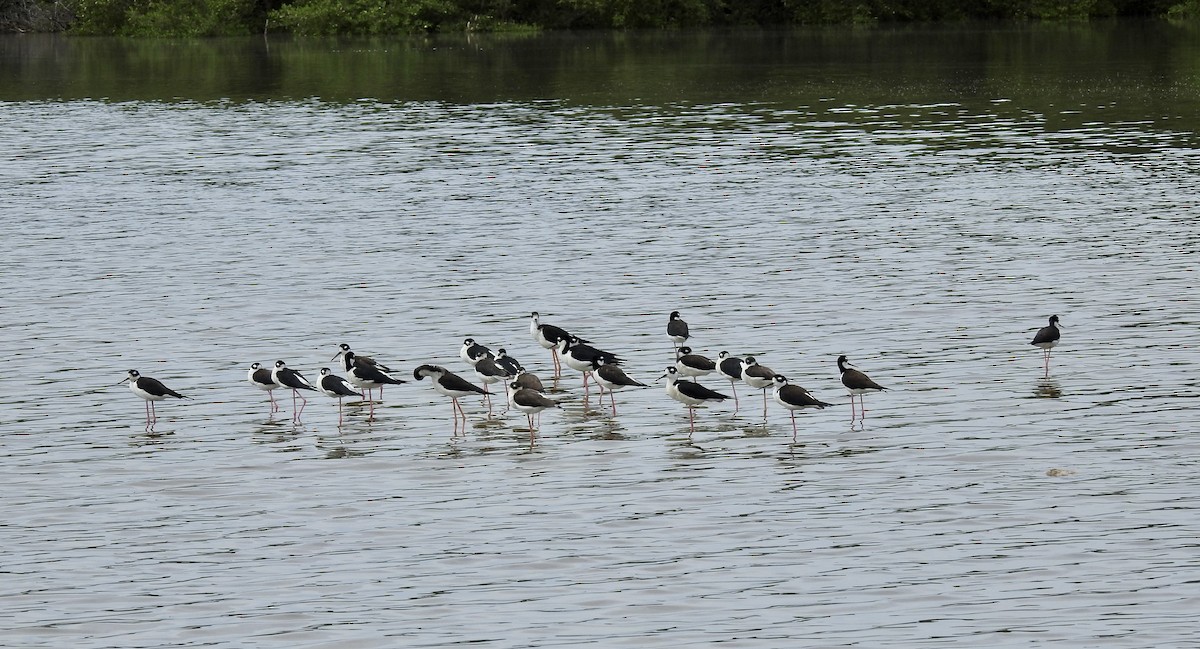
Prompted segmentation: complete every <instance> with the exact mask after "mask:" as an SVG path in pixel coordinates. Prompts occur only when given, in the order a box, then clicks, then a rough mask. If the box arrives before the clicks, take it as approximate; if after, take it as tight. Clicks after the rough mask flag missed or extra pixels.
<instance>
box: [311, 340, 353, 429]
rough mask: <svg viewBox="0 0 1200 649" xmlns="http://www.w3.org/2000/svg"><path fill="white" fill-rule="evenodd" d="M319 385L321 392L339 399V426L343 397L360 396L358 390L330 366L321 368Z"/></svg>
mask: <svg viewBox="0 0 1200 649" xmlns="http://www.w3.org/2000/svg"><path fill="white" fill-rule="evenodd" d="M347 351H349V350H347ZM317 387H319V388H320V389H321V392H324V393H325V394H327V395H329V396H331V397H333V398H335V399H337V400H338V426H341V425H342V397H357V396H360V395H359V393H358V390H355V389H354V386H353V385H350V382H349V381H347V380H346V379H343V378H342V377H340V376H338V375H336V374H334V373H333V371H332V370H330V369H329V368H328V367H322V368H321V378H319V379H317Z"/></svg>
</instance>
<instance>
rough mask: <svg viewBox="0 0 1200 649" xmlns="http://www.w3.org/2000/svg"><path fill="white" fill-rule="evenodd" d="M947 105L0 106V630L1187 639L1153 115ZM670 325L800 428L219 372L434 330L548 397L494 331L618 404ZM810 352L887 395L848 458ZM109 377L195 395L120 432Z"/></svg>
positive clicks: (1189, 380) (664, 349)
mask: <svg viewBox="0 0 1200 649" xmlns="http://www.w3.org/2000/svg"><path fill="white" fill-rule="evenodd" d="M834 71H835V72H836V69H835V70H834ZM1010 81H1011V82H1012V83H1018V82H1020V80H1019V79H1014V80H1010ZM893 82H894V83H896V84H898V85H900V86H903V82H904V79H903V78H902V77H901V78H899V79H894V80H893ZM878 83H880V84H883V83H884V82H883V81H878ZM1071 83H1073V82H1072V78H1071V77H1069V76H1064V77H1063V78H1062V84H1063V85H1070V84H1071ZM1150 95H1151V97H1150V98H1149V99H1147V100H1146V103H1145V104H1142V106H1143V107H1144V106H1145V105H1149V104H1157V105H1161V106H1170V105H1171V97H1172V95H1171V94H1170V92H1167V91H1165V90H1163V88H1157V89H1154V88H1152V89H1150ZM988 96H989V97H990V98H987V99H985V98H983V97H980V96H973V97H970V98H969V99H967V100H964V101H961V102H960V101H957V100H956V99H955V97H954V96H952V95H947V96H944V97H942V99H941V100H939V101H937V102H921V103H904V102H892V103H888V102H877V103H871V104H858V103H853V102H844V101H838V100H836V99H835V100H828V101H825V100H822V99H821V98H820V97H812V98H810V99H811V101H809V100H805V101H803V102H798V103H788V104H786V105H779V104H773V103H770V102H760V101H756V100H751V99H749V98H745V97H743V98H742V100H739V101H734V102H729V103H716V104H710V103H688V102H681V103H662V104H657V103H653V102H651V103H647V104H641V105H635V104H630V103H623V102H620V101H616V100H614V101H613V102H611V103H604V102H596V103H595V104H594V105H586V102H585V103H572V102H528V101H502V102H497V103H493V104H487V105H475V104H459V103H454V102H444V103H443V102H390V101H360V102H352V103H336V102H326V101H317V100H312V101H303V102H290V101H269V102H227V103H208V102H205V101H196V102H192V101H180V102H153V101H129V102H119V103H118V102H101V101H22V102H17V103H5V104H0V111H3V117H4V119H3V120H2V122H0V124H2V126H0V128H2V129H3V132H4V138H3V139H4V141H5V142H6V145H7V149H6V150H5V153H4V164H3V165H0V183H2V184H3V186H4V187H6V188H7V190H8V191H7V194H8V196H7V200H6V202H5V205H4V213H5V216H6V218H7V219H8V222H9V224H10V227H9V228H8V229H7V231H6V234H5V236H4V237H3V238H0V253H2V254H3V259H4V260H5V264H4V271H3V273H4V274H3V278H4V285H5V300H4V303H3V319H2V325H0V344H2V345H3V348H4V349H6V350H8V351H9V353H10V356H11V357H12V358H11V359H10V362H11V363H12V366H13V368H18V369H19V373H17V372H12V373H10V374H8V375H7V377H6V378H5V390H4V391H3V392H2V395H3V396H0V404H2V411H3V412H4V416H3V420H2V421H0V431H2V433H3V434H2V435H0V442H2V443H3V445H4V453H3V457H4V460H3V468H4V471H3V475H4V484H5V486H6V489H5V497H4V499H3V501H2V503H3V504H2V505H0V517H2V519H3V520H4V521H5V524H4V526H3V528H0V529H3V531H4V532H3V534H4V536H3V538H4V540H5V541H6V543H5V547H6V561H5V563H4V572H5V579H4V580H3V581H2V582H0V583H2V584H3V586H0V595H2V600H0V601H3V604H0V611H3V615H4V618H5V620H6V623H5V631H4V640H5V642H4V644H5V645H11V646H22V647H59V646H63V645H64V644H69V645H71V646H74V647H109V646H142V645H154V646H162V645H175V646H192V645H200V644H206V645H219V646H247V645H253V646H286V647H295V646H304V645H312V646H350V645H353V646H362V647H395V646H444V645H448V644H453V643H465V642H477V643H481V644H487V645H491V646H522V647H526V646H566V645H573V644H584V643H593V644H599V645H603V646H622V645H624V646H637V647H646V646H670V647H678V646H688V645H691V646H709V645H711V644H714V643H716V642H727V643H731V644H733V645H736V646H747V647H777V646H780V645H781V644H788V645H796V644H801V645H811V646H840V645H849V644H859V645H869V646H880V647H886V646H907V647H926V646H936V645H945V646H957V645H961V644H962V643H964V642H970V641H977V642H979V641H982V642H985V643H987V644H988V645H989V646H1025V645H1028V644H1030V643H1034V642H1038V643H1056V644H1063V645H1070V646H1119V647H1144V646H1181V645H1188V644H1192V643H1194V642H1195V641H1196V640H1197V632H1196V630H1195V625H1194V623H1193V621H1192V617H1193V611H1194V609H1195V604H1196V594H1195V593H1196V590H1195V582H1196V580H1197V578H1198V576H1200V575H1198V574H1197V573H1198V572H1200V570H1198V569H1197V566H1196V562H1195V557H1194V550H1195V538H1196V533H1197V528H1196V523H1195V514H1196V504H1195V502H1194V498H1193V497H1192V494H1194V493H1195V491H1196V487H1197V478H1196V476H1197V471H1196V462H1195V460H1194V458H1196V457H1198V456H1200V453H1197V451H1198V449H1197V442H1196V437H1195V426H1194V424H1193V423H1192V422H1193V421H1194V417H1192V416H1191V410H1192V408H1193V407H1194V405H1195V394H1196V391H1197V390H1196V388H1197V386H1196V378H1195V377H1196V376H1197V372H1196V370H1197V362H1196V357H1195V353H1194V346H1195V340H1196V332H1197V324H1198V323H1200V318H1198V316H1197V312H1196V308H1195V306H1194V304H1193V302H1192V300H1191V299H1190V295H1191V294H1192V293H1194V287H1195V277H1194V273H1195V271H1194V267H1195V263H1194V262H1195V260H1196V252H1195V250H1197V243H1198V239H1200V228H1198V226H1197V225H1196V222H1195V219H1194V211H1195V185H1194V182H1193V179H1194V177H1195V174H1196V172H1197V168H1196V162H1197V156H1196V155H1195V141H1196V140H1195V134H1194V133H1193V132H1191V131H1190V130H1188V129H1186V128H1172V127H1170V126H1169V124H1172V123H1177V122H1173V121H1172V120H1179V121H1180V122H1182V121H1183V120H1186V119H1192V118H1193V117H1192V116H1191V114H1188V115H1186V116H1185V115H1184V113H1183V110H1184V108H1180V109H1179V112H1175V113H1172V112H1170V111H1167V112H1164V113H1163V114H1162V117H1165V119H1164V120H1161V121H1159V118H1158V117H1154V116H1151V115H1150V114H1149V113H1143V114H1142V115H1141V116H1140V117H1139V118H1138V119H1130V118H1128V117H1126V116H1123V117H1122V118H1121V119H1117V120H1112V121H1106V120H1103V119H1096V118H1095V114H1098V113H1101V112H1103V111H1099V110H1096V109H1089V112H1090V113H1093V114H1089V115H1088V116H1086V120H1084V121H1086V123H1083V122H1080V123H1070V120H1072V119H1075V118H1073V117H1071V116H1070V115H1067V116H1063V115H1058V114H1051V113H1048V112H1046V111H1045V110H1044V108H1045V106H1044V105H1041V104H1039V103H1038V102H1029V101H1027V100H1017V99H1011V98H1009V97H1006V96H1005V95H1002V94H997V95H990V94H989V95H988ZM198 99H203V97H198ZM1126 109H1128V110H1129V111H1132V112H1137V110H1139V109H1136V108H1131V107H1125V108H1121V110H1126ZM1106 110H1107V109H1106ZM1118 112H1119V111H1118ZM1081 119H1082V118H1081ZM1164 124H1166V125H1164ZM672 309H679V310H681V311H683V313H684V315H685V317H686V318H687V319H688V321H689V322H690V323H691V325H692V333H693V341H692V342H693V345H692V346H693V347H694V348H696V349H697V350H698V351H700V352H702V353H706V354H708V355H710V356H715V355H716V354H717V352H719V351H720V350H723V349H727V350H729V351H731V352H733V353H735V354H739V355H746V354H752V355H754V356H756V357H759V358H760V359H761V360H763V362H764V363H767V364H769V365H770V366H772V367H774V368H776V369H778V370H780V371H782V372H784V373H786V374H787V375H788V376H789V378H792V379H793V380H794V381H796V382H797V383H799V384H801V385H804V386H805V387H807V388H809V389H810V390H812V391H813V392H814V394H815V395H817V396H818V397H819V398H821V399H823V400H826V401H831V402H834V403H835V404H836V407H834V408H831V409H827V410H823V411H816V412H808V413H804V414H803V415H801V416H799V417H798V420H799V422H800V435H799V436H798V439H797V440H796V441H795V442H793V440H792V431H791V424H790V420H789V419H788V416H787V413H786V412H784V411H782V410H781V409H779V408H777V407H775V404H773V403H772V404H771V409H770V412H769V421H768V422H767V424H766V425H765V426H764V425H763V423H762V422H761V421H760V420H761V416H760V415H761V411H760V410H759V409H758V408H756V407H755V405H756V404H759V406H761V404H760V402H759V401H758V399H760V398H761V397H760V395H758V394H756V393H754V392H753V391H751V390H749V389H744V390H743V391H740V392H739V394H740V396H741V399H742V413H741V414H740V415H739V416H738V417H731V416H730V415H731V413H732V406H731V405H710V406H707V407H705V408H702V409H700V410H699V411H698V413H697V432H696V434H695V435H693V436H691V437H690V438H689V435H688V421H687V415H686V412H685V411H684V409H683V408H682V407H681V406H679V404H676V403H674V402H672V401H670V400H669V399H667V398H666V395H665V394H664V393H663V389H662V386H661V384H658V385H656V386H654V387H652V388H649V389H645V390H631V391H625V392H622V393H620V394H619V395H618V408H619V414H618V415H617V417H615V418H612V417H610V416H609V415H608V413H607V410H604V409H602V408H601V407H600V406H599V405H598V404H597V402H596V401H595V398H596V397H595V395H594V394H593V395H592V401H591V404H590V405H591V407H590V410H588V411H585V410H584V408H583V404H582V391H581V382H580V379H579V376H578V374H576V373H572V372H571V371H570V370H567V374H566V375H565V376H564V377H563V379H562V380H561V382H560V383H559V388H560V389H561V392H558V393H557V394H556V397H557V398H562V399H564V406H565V407H564V408H563V409H562V411H561V412H560V411H553V412H552V411H547V412H546V413H544V414H543V417H542V427H541V431H540V432H539V434H538V436H537V439H536V442H535V444H534V445H533V446H532V447H531V446H530V444H529V437H528V433H527V432H526V431H525V430H524V428H525V419H524V417H523V416H522V415H520V414H518V413H509V414H508V415H506V416H503V417H501V418H498V419H497V421H496V422H495V423H493V424H491V425H486V426H478V425H476V424H479V423H480V422H481V421H483V418H484V416H485V412H486V410H485V409H484V408H483V406H482V405H481V404H480V403H479V402H478V400H472V399H466V400H464V407H465V408H466V410H467V412H468V414H469V415H470V417H471V425H469V426H468V428H467V431H466V432H465V434H458V435H455V434H454V433H453V431H452V428H451V418H450V404H449V403H448V401H447V400H446V399H444V398H442V397H441V396H440V395H437V394H436V393H434V392H433V391H432V390H431V389H430V388H429V385H428V382H413V383H411V384H408V385H403V386H396V387H395V388H389V389H388V390H387V392H386V396H385V400H384V402H383V403H382V404H380V405H378V406H377V407H376V410H375V421H374V422H368V421H367V420H366V410H365V409H364V408H361V407H356V408H352V407H349V406H347V412H346V422H345V424H344V425H343V426H342V427H341V428H340V429H339V428H338V427H337V425H336V422H337V410H336V408H337V405H336V401H334V400H332V399H327V398H325V397H324V396H323V395H315V396H313V397H311V398H310V400H309V401H310V402H309V406H308V408H307V409H306V411H305V413H304V418H303V423H301V424H293V423H292V422H291V421H290V415H291V413H290V410H289V407H290V403H288V402H289V401H290V397H287V396H283V395H279V396H281V397H283V398H281V403H282V404H283V405H284V411H283V412H281V413H277V414H276V415H274V416H273V417H272V416H270V415H269V408H268V406H269V404H268V403H267V399H266V398H265V395H263V393H261V392H259V391H258V390H255V389H254V388H252V387H251V386H249V385H246V383H245V369H246V367H247V366H248V365H249V364H250V363H251V362H254V361H259V362H267V363H269V362H273V361H274V360H275V359H277V358H285V359H287V360H288V362H289V365H290V366H293V367H297V368H300V369H303V370H306V371H307V372H308V373H310V375H315V373H316V370H317V368H319V367H322V366H325V365H328V359H329V357H330V356H332V354H333V353H334V352H335V351H336V346H337V344H338V343H341V342H348V343H350V344H351V345H352V346H353V347H354V348H355V349H356V350H358V349H361V350H362V351H363V352H364V353H369V354H376V355H378V356H380V357H382V358H386V359H388V360H389V361H395V363H394V364H395V365H399V366H400V367H401V368H403V369H405V370H407V372H408V374H407V376H408V377H411V369H412V367H413V366H414V365H416V364H418V363H422V362H437V363H441V364H445V365H447V366H449V367H451V368H452V369H454V370H455V371H459V372H461V373H463V375H464V376H469V375H470V374H469V372H468V371H467V368H466V367H465V366H464V365H463V364H462V363H461V361H459V360H458V359H457V350H458V347H459V345H460V344H461V342H462V339H463V338H465V337H467V336H471V337H474V338H476V339H478V340H479V341H480V342H482V343H484V344H487V345H489V346H492V347H493V348H495V347H499V346H504V347H506V348H507V349H509V350H510V352H512V353H513V354H514V355H516V356H517V357H518V358H520V359H522V361H523V362H524V363H525V364H526V365H527V366H529V367H531V368H532V369H534V370H535V371H537V372H538V373H539V374H540V375H541V376H542V377H543V378H545V379H548V377H549V374H548V372H547V370H548V368H549V366H550V359H549V355H548V354H547V353H546V352H545V351H544V350H542V349H541V348H540V347H538V346H537V345H536V344H535V343H534V342H533V341H532V340H531V339H530V338H529V335H528V328H527V317H528V314H529V312H530V311H533V310H538V311H540V312H541V313H542V314H543V316H544V319H545V321H547V322H551V323H554V324H559V325H562V326H566V327H568V328H570V329H572V330H576V331H578V332H579V333H580V334H583V335H585V336H586V337H588V338H590V339H592V340H593V341H595V342H596V343H597V344H598V345H600V346H603V347H606V348H612V349H614V350H619V351H620V352H622V354H623V355H625V356H627V357H628V358H629V363H628V368H629V372H630V373H631V374H632V375H634V376H635V377H637V378H639V379H641V380H644V381H649V380H652V379H653V378H654V377H655V376H657V375H658V374H660V373H661V372H662V368H663V367H664V366H665V365H666V363H667V362H668V361H669V360H670V356H671V343H670V341H669V340H667V338H666V337H665V335H664V327H665V324H666V314H667V313H668V312H669V311H670V310H672ZM1051 313H1059V314H1061V315H1063V317H1064V320H1066V321H1068V322H1069V323H1071V326H1070V328H1069V329H1066V330H1065V333H1064V336H1065V337H1064V341H1063V344H1062V345H1060V346H1059V347H1058V348H1056V349H1055V350H1054V356H1053V361H1052V365H1051V371H1050V377H1049V379H1048V380H1047V379H1044V378H1043V376H1042V366H1041V357H1040V352H1039V351H1038V350H1037V349H1035V348H1033V347H1031V346H1029V345H1028V340H1029V339H1030V338H1031V336H1032V333H1033V331H1034V330H1036V328H1037V327H1039V326H1041V325H1042V324H1044V322H1045V318H1046V317H1048V315H1049V314H1051ZM840 353H845V354H848V355H849V356H850V357H851V359H852V360H854V361H856V362H857V364H858V365H859V366H860V367H861V368H862V369H863V370H865V371H867V372H868V373H870V374H871V376H872V377H873V378H875V379H876V380H878V381H880V382H881V383H884V384H885V385H888V386H889V387H890V388H892V390H891V391H889V392H888V393H884V394H880V395H871V396H869V397H868V399H867V407H868V413H867V417H866V419H865V421H863V422H862V423H861V425H858V426H856V427H855V428H853V429H851V428H850V426H849V422H848V418H849V403H848V399H847V397H846V396H845V394H844V392H843V391H842V389H841V386H840V384H839V383H838V379H837V370H836V367H835V365H834V359H835V358H836V356H837V355H838V354H840ZM130 367H136V368H138V369H139V370H140V371H141V372H142V373H143V374H144V375H147V376H154V377H158V378H160V379H162V380H163V381H164V382H166V383H167V384H169V385H172V386H173V387H176V388H177V389H180V390H181V391H184V392H185V393H186V394H189V395H190V396H193V397H194V398H195V401H194V402H170V403H168V402H163V403H160V404H159V407H158V412H159V422H158V425H157V426H156V428H155V430H154V432H153V433H147V432H145V431H144V430H142V421H141V416H142V404H141V403H140V402H139V400H138V399H136V398H135V397H133V395H131V394H129V392H128V390H126V389H124V388H120V387H117V388H111V387H105V386H108V385H110V384H112V383H114V382H115V381H116V380H118V379H119V378H121V376H122V375H123V373H124V371H125V369H127V368H130ZM402 374H403V372H402ZM705 382H706V383H707V384H709V385H711V386H713V387H720V386H721V382H720V381H719V380H716V379H706V380H705ZM1042 397H1053V398H1042Z"/></svg>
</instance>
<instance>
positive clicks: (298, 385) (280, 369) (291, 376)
mask: <svg viewBox="0 0 1200 649" xmlns="http://www.w3.org/2000/svg"><path fill="white" fill-rule="evenodd" d="M271 380H273V381H275V382H276V383H278V384H279V385H281V386H283V387H285V388H289V389H291V391H292V420H293V421H300V415H302V414H304V406H307V405H308V399H305V398H304V396H303V395H301V394H300V392H299V390H313V391H314V392H315V391H316V388H315V387H313V384H312V383H309V382H308V379H306V378H304V375H303V374H301V373H299V372H297V371H296V370H293V369H289V368H288V366H287V363H284V362H283V361H275V369H274V370H272V371H271ZM296 397H299V398H300V409H299V410H297V409H296Z"/></svg>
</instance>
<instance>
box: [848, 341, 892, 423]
mask: <svg viewBox="0 0 1200 649" xmlns="http://www.w3.org/2000/svg"><path fill="white" fill-rule="evenodd" d="M837 365H838V371H839V372H841V373H842V385H844V386H846V390H847V391H849V392H850V421H854V395H856V394H857V395H859V397H858V407H859V410H861V411H862V412H860V413H859V414H860V416H861V417H862V418H865V417H866V414H867V407H866V405H865V404H864V403H863V397H862V395H864V394H866V393H868V392H879V391H880V390H886V389H887V388H885V387H883V386H882V385H879V384H878V383H876V382H874V381H872V380H871V377H869V376H867V375H866V374H863V373H862V372H860V371H858V370H857V369H855V368H853V367H851V366H850V364H849V363H847V362H846V357H845V355H842V356H838V359H837Z"/></svg>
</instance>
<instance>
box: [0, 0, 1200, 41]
mask: <svg viewBox="0 0 1200 649" xmlns="http://www.w3.org/2000/svg"><path fill="white" fill-rule="evenodd" d="M1112 16H1156V17H1168V18H1171V19H1178V20H1195V19H1200V0H0V30H4V31H60V30H69V31H71V32H73V33H79V34H115V35H129V36H221V35H235V34H250V33H257V32H262V31H273V32H289V33H295V34H320V35H335V34H357V35H366V34H400V33H412V32H430V31H509V30H522V29H524V30H527V29H664V28H682V27H704V26H708V27H711V26H738V25H822V24H861V23H868V24H869V23H881V22H914V21H947V20H979V19H983V20H991V19H1018V20H1048V21H1071V20H1088V19H1092V18H1106V17H1112Z"/></svg>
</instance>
